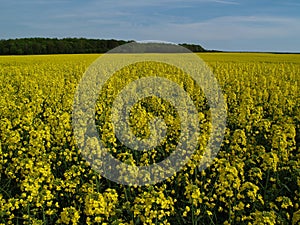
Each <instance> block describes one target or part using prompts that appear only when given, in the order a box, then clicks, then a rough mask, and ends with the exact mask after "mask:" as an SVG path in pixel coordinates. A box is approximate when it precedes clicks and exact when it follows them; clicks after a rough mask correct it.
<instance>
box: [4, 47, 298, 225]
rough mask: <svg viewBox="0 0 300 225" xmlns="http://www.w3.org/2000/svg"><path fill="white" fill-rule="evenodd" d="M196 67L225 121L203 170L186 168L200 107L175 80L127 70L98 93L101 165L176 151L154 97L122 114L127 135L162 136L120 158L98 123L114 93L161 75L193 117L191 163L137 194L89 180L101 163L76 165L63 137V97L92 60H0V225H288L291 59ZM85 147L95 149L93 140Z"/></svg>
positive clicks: (293, 142)
mask: <svg viewBox="0 0 300 225" xmlns="http://www.w3.org/2000/svg"><path fill="white" fill-rule="evenodd" d="M199 56H201V57H202V58H203V59H204V61H205V62H206V63H207V64H208V65H209V67H210V68H211V70H212V71H213V73H214V75H215V76H216V78H217V80H218V82H219V84H220V87H221V88H222V90H223V94H224V97H225V100H226V104H227V113H228V115H227V127H226V131H225V137H224V140H223V142H222V145H221V149H220V151H219V152H218V155H217V157H216V158H215V159H214V161H213V163H212V164H211V165H210V166H209V167H208V168H206V169H205V170H200V169H199V167H198V165H199V162H201V160H202V159H203V151H204V150H205V147H206V144H207V142H208V140H209V137H210V132H211V130H212V123H211V113H210V107H209V104H208V102H207V99H206V98H205V94H204V93H203V91H202V90H201V89H200V87H199V86H198V85H197V84H196V83H195V81H194V80H193V79H192V78H190V77H189V76H188V74H186V73H185V72H184V71H182V70H180V69H178V68H175V67H174V66H168V65H166V64H165V63H155V62H142V63H137V64H135V65H131V66H127V67H126V68H123V69H122V70H120V71H118V72H117V73H116V74H115V75H114V76H112V78H111V79H109V80H108V81H107V82H106V83H105V84H104V86H103V90H102V91H101V92H99V98H98V100H97V102H96V105H95V124H96V126H97V130H98V133H99V137H100V139H101V141H102V142H103V143H104V146H105V147H106V149H107V150H108V151H109V153H110V154H112V155H113V156H114V157H115V158H116V159H118V160H120V161H122V162H123V163H125V164H127V165H130V166H133V167H137V166H148V165H151V164H157V163H159V162H161V161H163V160H164V159H165V158H167V157H168V156H170V155H171V154H172V153H173V152H174V151H175V150H176V146H177V145H178V142H179V140H180V132H181V125H180V116H179V114H178V112H177V111H176V108H175V107H174V106H173V105H172V104H171V103H170V102H168V101H166V100H164V99H160V98H158V97H147V98H145V99H143V100H141V101H139V102H137V103H136V104H134V106H133V107H132V110H131V112H130V119H129V124H130V127H131V128H132V133H133V134H134V135H135V136H136V137H137V138H138V139H146V138H149V137H151V132H152V130H151V127H150V126H149V122H150V121H152V120H153V118H160V119H161V120H163V121H164V122H165V124H166V131H167V132H166V136H165V138H163V139H162V141H161V142H160V143H159V145H157V146H156V147H154V148H151V149H150V150H144V151H135V150H132V149H129V148H128V147H126V146H125V145H124V144H123V143H122V142H121V141H120V140H119V139H118V138H117V137H116V135H115V133H114V126H113V125H112V121H111V118H110V115H111V106H112V103H113V101H114V99H115V98H116V97H117V96H118V94H119V92H120V90H122V89H123V88H124V87H125V86H126V85H128V84H129V83H130V82H132V81H134V80H136V79H139V78H142V77H147V76H154V75H155V76H162V77H165V78H167V79H170V80H172V81H173V82H176V83H178V85H179V86H180V87H182V88H183V89H184V90H185V91H186V92H187V93H188V94H189V96H190V98H191V99H192V100H193V102H194V104H195V107H196V109H197V110H198V111H199V114H198V117H199V127H200V134H201V135H200V137H199V138H198V145H197V149H196V151H195V153H194V154H193V156H192V158H191V159H190V160H189V161H188V162H187V164H186V165H185V166H184V167H183V168H182V169H181V170H180V171H177V172H176V173H174V175H173V176H170V177H169V178H168V179H166V180H164V181H162V182H160V183H157V184H153V185H150V184H149V185H146V186H141V187H140V186H125V185H122V184H118V183H115V182H113V181H110V180H109V179H107V178H105V177H103V176H102V175H101V174H98V173H97V171H95V170H93V169H92V167H91V162H93V163H95V164H97V165H99V166H101V165H102V163H103V162H101V161H97V154H100V153H99V152H97V150H98V149H97V148H96V147H95V148H94V149H93V148H91V149H92V151H91V152H90V154H89V155H88V157H83V154H82V149H79V148H78V146H77V143H76V141H75V138H74V131H73V127H72V106H73V100H74V94H75V91H76V88H77V85H78V83H79V81H80V79H81V77H82V76H83V74H84V72H85V71H86V69H87V68H88V66H89V65H90V64H91V63H92V62H93V61H94V60H95V59H96V58H97V57H99V55H52V56H9V57H0V75H1V76H0V224H40V225H41V224H103V225H134V224H136V225H142V224H149V225H150V224H155V225H158V224H159V225H173V224H174V225H177V224H178V225H179V224H193V225H196V224H242V225H250V224H257V225H258V224H269V225H275V224H280V225H284V224H292V225H296V224H298V223H299V222H300V191H299V190H300V170H299V168H300V97H299V96H300V55H272V54H254V53H252V54H242V53H236V54H230V53H213V54H210V53H206V54H199ZM176 57H180V55H178V56H176ZM191 64H192V62H191ZM125 100H126V99H125ZM186 114H187V115H188V113H186ZM83 120H84V118H83ZM158 136H159V134H158ZM87 145H89V146H92V147H93V146H96V140H95V139H89V140H87ZM89 157H90V158H89ZM86 159H90V160H86ZM93 160H94V161H93ZM178 163H179V162H178ZM113 169H118V168H113ZM164 170H167V168H164ZM133 172H134V171H133ZM161 172H165V171H163V170H162V171H161ZM118 175H119V176H124V177H125V176H128V171H120V174H118ZM158 176H159V174H158ZM144 178H145V180H147V179H148V180H149V179H150V178H149V177H148V176H147V175H145V177H144Z"/></svg>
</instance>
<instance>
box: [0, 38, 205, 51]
mask: <svg viewBox="0 0 300 225" xmlns="http://www.w3.org/2000/svg"><path fill="white" fill-rule="evenodd" d="M130 42H134V41H124V40H114V39H110V40H104V39H86V38H63V39H58V38H19V39H7V40H0V55H40V54H86V53H105V52H107V51H109V50H111V49H113V48H116V47H118V46H120V45H123V44H126V43H130ZM180 45H181V46H183V47H185V48H187V49H189V50H191V51H193V52H204V51H206V50H205V49H204V48H203V47H201V46H200V45H195V44H186V43H184V44H180Z"/></svg>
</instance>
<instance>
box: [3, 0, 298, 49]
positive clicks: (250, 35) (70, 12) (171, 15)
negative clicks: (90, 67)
mask: <svg viewBox="0 0 300 225" xmlns="http://www.w3.org/2000/svg"><path fill="white" fill-rule="evenodd" d="M0 4H1V7H0V39H8V38H20V37H58V38H63V37H87V38H101V39H102V38H104V39H111V38H114V39H124V40H162V41H170V42H175V43H184V42H187V43H195V44H200V45H202V46H203V47H205V48H207V49H218V50H235V51H239V50H241V51H288V52H300V38H299V37H300V1H299V0H281V1H278V0H272V1H271V0H148V1H147V0H144V1H143V0H81V1H79V0H0Z"/></svg>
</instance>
